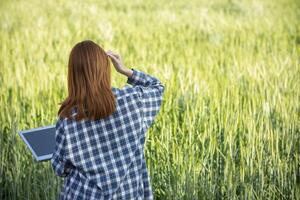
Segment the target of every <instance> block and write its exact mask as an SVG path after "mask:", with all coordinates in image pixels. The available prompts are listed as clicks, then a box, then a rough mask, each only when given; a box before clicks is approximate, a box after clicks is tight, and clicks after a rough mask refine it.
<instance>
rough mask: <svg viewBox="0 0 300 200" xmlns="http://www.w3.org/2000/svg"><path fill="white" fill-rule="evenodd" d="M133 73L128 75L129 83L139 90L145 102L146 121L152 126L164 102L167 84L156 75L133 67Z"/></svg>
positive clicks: (148, 125) (147, 125)
mask: <svg viewBox="0 0 300 200" xmlns="http://www.w3.org/2000/svg"><path fill="white" fill-rule="evenodd" d="M131 69H132V71H133V74H132V76H131V77H128V79H127V83H128V84H130V85H132V86H133V88H134V90H135V91H137V93H138V94H139V96H140V97H141V100H142V103H143V115H144V123H145V124H146V127H147V128H148V127H150V126H151V125H152V124H153V122H154V120H155V116H156V115H157V114H158V112H159V110H160V106H161V104H162V99H163V93H164V89H165V86H164V85H163V84H162V83H161V82H160V81H159V79H157V78H156V77H154V76H151V75H149V74H146V73H144V72H142V71H140V70H137V69H133V68H131Z"/></svg>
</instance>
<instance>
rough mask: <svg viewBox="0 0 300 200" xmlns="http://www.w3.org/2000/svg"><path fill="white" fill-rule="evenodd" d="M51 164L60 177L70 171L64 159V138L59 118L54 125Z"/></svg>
mask: <svg viewBox="0 0 300 200" xmlns="http://www.w3.org/2000/svg"><path fill="white" fill-rule="evenodd" d="M51 166H52V168H53V170H54V172H55V174H56V175H57V176H60V177H65V176H67V175H68V174H69V172H70V165H69V162H68V161H67V159H66V139H65V133H64V127H63V121H62V120H61V119H58V121H57V123H56V127H55V149H54V152H53V154H52V158H51Z"/></svg>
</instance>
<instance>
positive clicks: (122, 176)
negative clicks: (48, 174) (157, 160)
mask: <svg viewBox="0 0 300 200" xmlns="http://www.w3.org/2000/svg"><path fill="white" fill-rule="evenodd" d="M132 70H133V74H132V76H131V77H129V78H128V79H127V83H129V84H130V85H131V86H130V85H126V86H124V87H123V88H122V89H118V88H114V87H112V91H113V92H114V94H115V96H116V99H117V106H116V107H117V108H116V111H115V112H114V113H113V114H111V115H110V116H108V117H106V118H103V119H100V120H96V121H93V120H81V121H75V120H73V119H67V118H61V117H59V118H58V120H57V123H56V134H55V141H56V145H55V151H54V153H53V156H52V158H51V165H52V168H53V170H54V172H55V174H56V175H57V176H61V177H64V184H63V187H62V189H61V191H60V193H59V195H58V198H59V199H71V200H76V199H86V200H93V199H97V200H98V199H99V200H101V199H105V200H107V199H153V193H152V188H151V184H150V178H149V175H148V173H147V168H146V162H145V158H144V151H143V150H144V143H145V136H146V132H147V129H148V128H149V127H150V126H151V124H153V122H154V119H155V116H156V115H157V114H158V112H159V109H160V106H161V103H162V97H163V92H164V85H162V83H161V82H160V81H159V80H158V79H157V78H155V77H153V76H150V75H148V74H146V73H144V72H142V71H139V70H136V69H132ZM72 114H73V116H74V115H75V114H76V110H75V109H74V110H73V111H72Z"/></svg>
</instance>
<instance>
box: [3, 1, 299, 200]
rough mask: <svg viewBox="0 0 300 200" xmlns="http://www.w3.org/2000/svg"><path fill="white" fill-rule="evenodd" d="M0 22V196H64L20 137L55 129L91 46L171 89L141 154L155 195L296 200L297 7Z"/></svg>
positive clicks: (151, 8) (15, 7)
mask: <svg viewBox="0 0 300 200" xmlns="http://www.w3.org/2000/svg"><path fill="white" fill-rule="evenodd" d="M0 18H1V22H0V44H1V45H0V110H1V112H0V160H1V161H0V177H1V178H0V199H55V198H56V195H57V192H58V190H59V189H60V187H61V184H62V180H60V179H59V178H57V177H55V175H54V173H53V171H52V169H51V167H50V163H49V162H46V163H35V161H34V160H33V158H32V157H31V155H30V152H29V151H28V150H27V148H26V146H25V145H24V144H23V142H22V141H21V139H20V138H19V136H18V134H17V131H19V130H24V129H29V128H34V127H39V126H46V125H49V124H54V123H55V120H56V113H57V111H58V108H59V105H58V103H59V102H61V101H62V100H63V99H64V98H65V97H66V94H67V93H66V92H67V82H66V81H67V79H66V78H67V61H68V56H69V52H70V50H71V48H72V47H73V46H74V45H75V43H77V42H79V41H81V40H84V39H91V40H93V41H95V42H97V43H98V44H99V45H101V46H102V47H103V48H104V49H105V50H109V49H111V50H115V51H117V52H119V53H120V54H121V55H122V58H123V59H124V62H125V64H126V65H127V66H128V67H131V68H136V69H140V70H142V71H145V72H147V73H149V74H152V75H154V76H156V77H158V78H159V79H160V80H161V81H162V82H163V83H164V85H165V87H166V90H165V94H164V100H163V105H162V108H161V110H160V113H159V115H158V116H157V118H156V122H155V124H154V125H153V126H152V127H151V128H150V130H149V131H148V135H147V141H146V147H145V156H146V159H147V167H148V170H149V173H150V175H151V183H152V187H153V191H154V193H155V194H154V195H155V198H156V199H172V200H173V199H222V198H223V199H296V198H297V197H298V198H299V196H300V189H299V188H300V164H299V161H300V123H299V122H300V107H299V102H300V90H299V88H300V67H299V61H300V56H299V53H300V21H299V19H300V4H299V2H298V1H297V0H287V1H284V0H277V1H275V0H274V1H272V0H266V1H259V0H249V1H248V0H245V1H244V0H243V1H234V0H233V1H229V0H228V1H227V0H224V1H221V0H218V1H208V0H199V1H196V0H191V1H184V0H179V1H166V0H160V1H156V0H155V1H141V0H134V1H91V0H89V1H47V2H45V1H37V0H30V1H1V3H0ZM125 82H126V78H125V77H124V76H120V75H118V74H117V73H116V72H115V71H114V70H113V85H114V86H116V87H122V86H124V85H125Z"/></svg>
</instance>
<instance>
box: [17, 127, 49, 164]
mask: <svg viewBox="0 0 300 200" xmlns="http://www.w3.org/2000/svg"><path fill="white" fill-rule="evenodd" d="M19 135H20V136H21V138H22V139H23V141H24V142H25V144H26V146H27V147H28V148H29V149H30V151H31V153H32V154H33V156H34V157H35V159H36V160H37V161H38V162H40V161H47V160H50V159H51V157H52V154H53V152H54V148H55V125H51V126H45V127H40V128H34V129H30V130H25V131H20V132H19Z"/></svg>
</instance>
